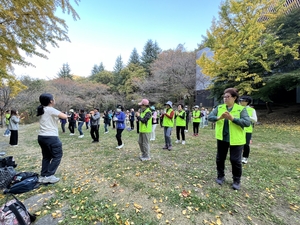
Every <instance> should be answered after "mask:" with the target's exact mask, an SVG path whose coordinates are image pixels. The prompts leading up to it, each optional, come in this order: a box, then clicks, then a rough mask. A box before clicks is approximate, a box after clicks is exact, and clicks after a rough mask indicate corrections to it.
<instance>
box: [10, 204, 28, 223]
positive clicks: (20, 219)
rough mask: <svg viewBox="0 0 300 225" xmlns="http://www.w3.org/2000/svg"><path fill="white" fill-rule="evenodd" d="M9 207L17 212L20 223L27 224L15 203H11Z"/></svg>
mask: <svg viewBox="0 0 300 225" xmlns="http://www.w3.org/2000/svg"><path fill="white" fill-rule="evenodd" d="M8 208H9V209H10V211H12V212H13V213H14V214H15V216H16V218H17V220H18V222H19V224H20V225H26V223H25V221H24V219H23V217H22V216H21V214H20V213H19V211H18V209H17V207H16V206H15V205H14V204H12V205H9V206H8ZM21 208H23V207H21Z"/></svg>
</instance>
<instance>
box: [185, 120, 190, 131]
mask: <svg viewBox="0 0 300 225" xmlns="http://www.w3.org/2000/svg"><path fill="white" fill-rule="evenodd" d="M189 122H190V121H188V120H186V124H185V129H186V130H188V129H189Z"/></svg>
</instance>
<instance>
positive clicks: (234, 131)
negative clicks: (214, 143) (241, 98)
mask: <svg viewBox="0 0 300 225" xmlns="http://www.w3.org/2000/svg"><path fill="white" fill-rule="evenodd" d="M243 109H244V106H241V105H238V104H236V103H234V105H233V108H232V110H231V112H230V114H231V115H232V116H233V117H234V118H238V119H239V118H240V117H241V112H242V110H243ZM226 111H227V108H226V105H225V104H222V105H219V106H218V115H217V116H218V117H219V116H221V115H222V114H223V113H224V112H226ZM224 120H225V119H222V120H218V121H216V139H218V140H221V141H222V140H223V128H224ZM228 124H229V143H230V145H244V144H246V134H245V131H244V129H243V128H242V127H241V126H239V125H237V124H235V123H233V122H232V121H230V120H228Z"/></svg>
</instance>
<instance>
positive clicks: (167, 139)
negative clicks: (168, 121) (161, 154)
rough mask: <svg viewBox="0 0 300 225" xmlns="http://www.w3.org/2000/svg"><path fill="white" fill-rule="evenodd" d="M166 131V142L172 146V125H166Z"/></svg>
mask: <svg viewBox="0 0 300 225" xmlns="http://www.w3.org/2000/svg"><path fill="white" fill-rule="evenodd" d="M164 133H165V144H166V146H167V147H169V146H172V143H171V133H172V127H164Z"/></svg>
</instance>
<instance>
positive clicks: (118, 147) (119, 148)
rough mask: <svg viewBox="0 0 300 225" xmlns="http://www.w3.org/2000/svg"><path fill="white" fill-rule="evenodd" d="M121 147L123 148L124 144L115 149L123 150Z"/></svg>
mask: <svg viewBox="0 0 300 225" xmlns="http://www.w3.org/2000/svg"><path fill="white" fill-rule="evenodd" d="M123 147H124V144H121V145H119V146H117V147H116V148H117V149H121V148H123Z"/></svg>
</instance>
